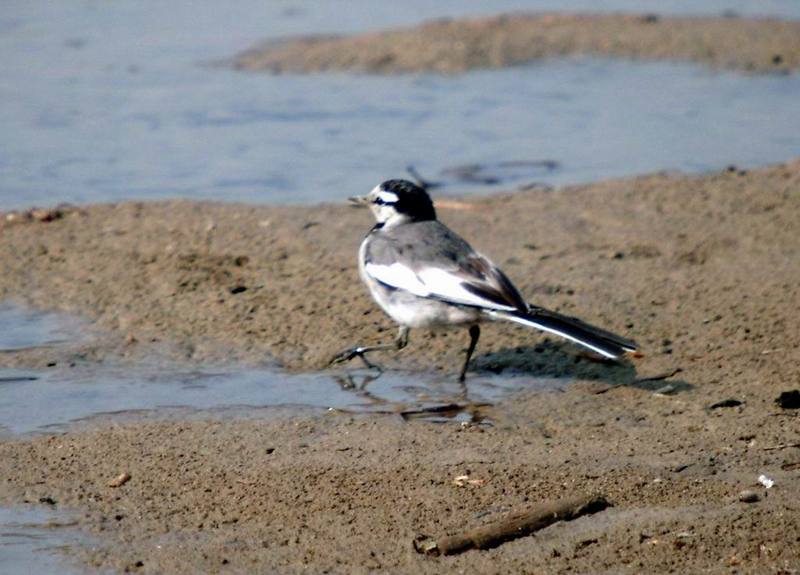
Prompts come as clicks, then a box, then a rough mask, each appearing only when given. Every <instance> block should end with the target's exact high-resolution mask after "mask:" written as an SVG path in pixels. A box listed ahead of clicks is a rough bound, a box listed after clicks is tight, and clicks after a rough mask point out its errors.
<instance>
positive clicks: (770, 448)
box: [763, 443, 800, 451]
mask: <svg viewBox="0 0 800 575" xmlns="http://www.w3.org/2000/svg"><path fill="white" fill-rule="evenodd" d="M793 447H800V443H782V444H781V445H770V446H767V447H764V448H763V449H764V451H778V450H780V449H791V448H793Z"/></svg>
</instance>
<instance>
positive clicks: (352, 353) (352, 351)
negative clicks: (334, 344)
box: [328, 345, 383, 371]
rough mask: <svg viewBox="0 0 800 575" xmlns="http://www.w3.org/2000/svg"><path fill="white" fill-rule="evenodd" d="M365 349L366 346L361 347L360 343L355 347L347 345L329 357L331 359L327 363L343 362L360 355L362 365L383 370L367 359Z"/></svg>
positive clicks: (367, 349) (366, 349)
mask: <svg viewBox="0 0 800 575" xmlns="http://www.w3.org/2000/svg"><path fill="white" fill-rule="evenodd" d="M367 351H369V348H366V347H363V346H360V345H358V346H356V347H349V348H347V349H344V350H342V351H340V352H339V353H337V354H336V355H334V356H333V357H332V358H331V361H330V363H329V364H328V365H336V364H338V363H345V362H347V361H350V360H351V359H353V358H355V357H360V358H361V361H363V362H364V365H366V366H367V367H368V368H369V369H377V370H379V371H383V370H382V369H381V368H380V366H378V365H375V364H374V363H372V362H371V361H369V360H368V359H367V356H366V355H365V354H366V352H367Z"/></svg>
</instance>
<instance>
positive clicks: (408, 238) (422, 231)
mask: <svg viewBox="0 0 800 575" xmlns="http://www.w3.org/2000/svg"><path fill="white" fill-rule="evenodd" d="M412 253H413V257H412ZM474 255H475V252H474V250H473V249H472V247H471V246H470V245H469V244H468V243H467V242H466V241H465V240H464V239H462V238H461V237H460V236H459V235H458V234H456V233H455V232H453V231H452V230H450V229H449V228H447V226H445V225H444V224H442V223H440V222H438V221H435V220H433V221H424V222H414V223H409V224H405V225H402V226H397V227H396V228H390V229H388V230H376V232H374V233H373V237H372V238H371V241H370V242H369V248H368V250H367V251H366V253H365V256H366V260H367V261H368V262H371V263H375V264H378V265H391V264H392V263H395V262H399V263H402V264H404V265H406V266H407V267H409V268H411V269H420V268H423V267H426V266H430V265H432V264H433V265H436V266H440V267H445V268H459V267H461V266H462V265H463V264H464V262H465V261H466V260H467V259H469V258H470V257H471V256H474Z"/></svg>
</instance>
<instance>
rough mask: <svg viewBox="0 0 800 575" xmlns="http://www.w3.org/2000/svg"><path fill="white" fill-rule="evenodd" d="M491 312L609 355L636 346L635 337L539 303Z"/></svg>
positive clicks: (606, 355) (625, 351)
mask: <svg viewBox="0 0 800 575" xmlns="http://www.w3.org/2000/svg"><path fill="white" fill-rule="evenodd" d="M492 315H493V316H494V317H496V318H498V319H506V320H509V321H513V322H516V323H520V324H522V325H527V326H528V327H535V328H536V329H541V330H543V331H546V332H549V333H554V334H556V335H559V336H561V337H564V338H566V339H568V340H570V341H574V342H575V343H577V344H580V345H582V346H584V347H587V348H589V349H591V350H592V351H594V352H597V353H599V354H600V355H603V356H605V357H608V358H611V359H617V358H620V357H622V356H623V355H625V353H627V352H634V351H636V350H637V349H638V347H639V346H637V345H636V342H635V341H632V340H630V339H626V338H624V337H621V336H619V335H617V334H614V333H611V332H610V331H607V330H604V329H601V328H599V327H595V326H593V325H590V324H588V323H586V322H585V321H581V320H579V319H577V318H574V317H570V316H566V315H562V314H560V313H557V312H554V311H550V310H546V309H544V308H541V307H536V306H530V308H529V309H528V311H527V312H522V311H514V312H494V313H492Z"/></svg>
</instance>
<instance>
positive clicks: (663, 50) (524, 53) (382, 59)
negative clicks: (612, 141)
mask: <svg viewBox="0 0 800 575" xmlns="http://www.w3.org/2000/svg"><path fill="white" fill-rule="evenodd" d="M568 55H597V56H607V57H618V58H631V59H636V60H686V61H692V62H700V63H704V64H709V65H711V66H714V67H718V68H728V69H736V70H743V71H750V72H758V73H764V72H788V71H792V70H797V69H798V67H800V23H799V22H792V21H784V20H770V19H752V18H747V19H746V18H736V17H728V18H725V17H707V18H697V17H695V18H689V17H686V18H677V17H664V16H656V15H652V14H642V15H622V14H569V13H555V14H509V15H503V16H492V17H483V18H474V19H462V20H436V21H432V22H428V23H424V24H421V25H418V26H414V27H410V28H397V29H391V30H382V31H379V32H370V33H365V34H359V35H355V36H346V37H339V36H333V37H332V36H312V37H301V38H288V39H285V40H279V41H271V42H268V43H266V44H264V45H261V46H256V47H254V48H252V49H250V50H247V51H245V52H243V53H241V54H239V55H237V56H236V57H235V58H234V59H233V65H234V66H235V67H237V68H240V69H246V70H265V71H270V72H300V73H308V72H320V71H329V70H347V71H358V72H366V73H377V74H396V73H412V72H435V73H446V74H453V73H459V72H464V71H466V70H471V69H474V68H504V67H507V66H513V65H518V64H523V63H525V62H530V61H533V60H539V59H542V58H553V57H562V56H568Z"/></svg>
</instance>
